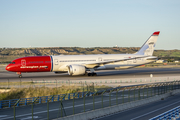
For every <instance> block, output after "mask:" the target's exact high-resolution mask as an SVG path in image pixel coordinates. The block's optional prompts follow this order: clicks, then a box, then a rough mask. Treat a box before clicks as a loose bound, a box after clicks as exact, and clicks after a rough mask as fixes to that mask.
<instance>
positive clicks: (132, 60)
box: [6, 31, 160, 77]
mask: <svg viewBox="0 0 180 120" xmlns="http://www.w3.org/2000/svg"><path fill="white" fill-rule="evenodd" d="M159 33H160V32H159V31H157V32H154V33H153V34H152V35H151V36H150V37H149V38H148V40H147V41H146V42H145V43H144V44H143V46H142V47H141V48H140V50H139V51H138V52H136V53H134V54H96V55H50V56H29V57H22V58H18V59H15V60H13V61H12V62H11V63H10V64H8V65H7V67H6V70H7V71H11V72H16V73H17V74H18V75H19V77H22V75H21V73H23V72H55V73H61V72H62V73H63V72H67V73H68V74H69V75H72V76H75V75H88V76H96V73H95V71H96V70H109V69H127V68H133V67H136V66H140V65H144V64H147V63H151V62H154V61H155V60H156V59H157V57H155V56H152V55H153V52H154V47H155V44H156V41H157V38H158V35H159Z"/></svg>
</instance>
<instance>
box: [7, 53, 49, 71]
mask: <svg viewBox="0 0 180 120" xmlns="http://www.w3.org/2000/svg"><path fill="white" fill-rule="evenodd" d="M6 70H8V71H12V72H50V71H51V58H50V56H29V57H22V58H18V59H15V60H13V61H12V63H10V64H9V65H8V66H7V67H6Z"/></svg>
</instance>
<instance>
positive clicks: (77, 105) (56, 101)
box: [0, 81, 180, 119]
mask: <svg viewBox="0 0 180 120" xmlns="http://www.w3.org/2000/svg"><path fill="white" fill-rule="evenodd" d="M176 89H180V81H173V82H164V83H155V84H145V85H138V86H137V85H135V86H126V87H116V88H111V89H106V90H101V91H97V92H90V91H86V92H83V93H82V92H81V93H72V94H63V95H52V96H42V97H36V98H26V99H19V100H14V101H13V100H8V101H0V105H1V108H4V107H13V108H14V112H13V113H14V119H15V118H16V117H18V116H17V115H16V111H17V110H20V109H21V107H18V106H22V105H23V106H29V105H31V106H32V107H31V110H32V119H33V115H34V114H36V115H37V114H38V113H39V112H37V111H36V112H35V111H33V110H34V107H38V106H39V105H42V104H40V103H46V104H47V110H46V111H45V112H43V114H44V115H45V116H47V119H54V118H58V117H64V116H68V115H73V114H78V113H82V112H86V111H90V110H95V109H100V108H104V107H109V106H113V105H119V104H124V103H127V102H131V101H137V100H142V99H146V98H150V97H153V96H156V95H161V94H165V93H168V92H171V91H173V90H176ZM35 104H36V106H34V105H35ZM44 105H45V104H44ZM50 108H51V110H50ZM16 109H17V110H16ZM43 111H44V109H43ZM50 112H53V113H51V114H49V113H50ZM39 114H40V113H39ZM54 114H56V115H54ZM41 115H42V113H41Z"/></svg>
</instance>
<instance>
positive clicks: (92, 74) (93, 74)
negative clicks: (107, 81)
mask: <svg viewBox="0 0 180 120" xmlns="http://www.w3.org/2000/svg"><path fill="white" fill-rule="evenodd" d="M88 76H97V74H96V73H88Z"/></svg>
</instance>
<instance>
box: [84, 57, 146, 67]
mask: <svg viewBox="0 0 180 120" xmlns="http://www.w3.org/2000/svg"><path fill="white" fill-rule="evenodd" d="M145 57H149V56H141V57H129V58H124V59H118V60H111V61H102V62H97V63H88V64H83V65H84V66H86V67H87V68H97V67H99V66H103V65H105V64H109V63H115V62H120V61H127V60H134V59H138V58H145Z"/></svg>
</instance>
